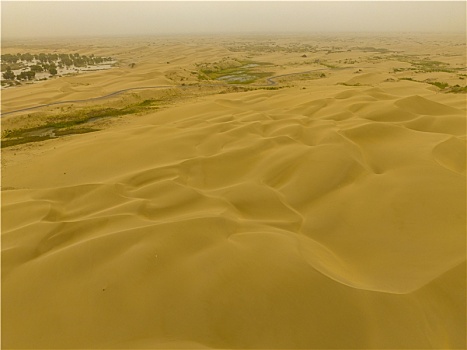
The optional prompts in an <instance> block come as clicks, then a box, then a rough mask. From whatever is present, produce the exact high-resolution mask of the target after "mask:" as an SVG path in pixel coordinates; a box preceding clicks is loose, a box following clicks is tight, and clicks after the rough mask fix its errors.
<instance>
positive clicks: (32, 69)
mask: <svg viewBox="0 0 467 350" xmlns="http://www.w3.org/2000/svg"><path fill="white" fill-rule="evenodd" d="M30 69H31V71H33V72H42V71H44V69H43V68H42V67H41V66H39V65H38V64H35V65H33V66H31V67H30Z"/></svg>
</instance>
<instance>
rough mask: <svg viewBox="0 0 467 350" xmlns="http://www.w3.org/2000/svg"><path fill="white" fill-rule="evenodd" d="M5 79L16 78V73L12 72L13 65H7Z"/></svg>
mask: <svg viewBox="0 0 467 350" xmlns="http://www.w3.org/2000/svg"><path fill="white" fill-rule="evenodd" d="M3 79H11V80H13V79H15V73H13V72H12V70H11V67H10V66H8V67H6V72H5V73H3Z"/></svg>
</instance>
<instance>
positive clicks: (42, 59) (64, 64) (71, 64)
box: [1, 53, 113, 86]
mask: <svg viewBox="0 0 467 350" xmlns="http://www.w3.org/2000/svg"><path fill="white" fill-rule="evenodd" d="M112 60H113V59H112V58H111V57H96V56H94V55H90V56H86V55H82V56H80V54H79V53H74V54H46V53H40V54H34V55H32V54H30V53H25V54H19V53H18V54H16V55H12V54H4V55H2V56H1V62H2V65H1V69H2V72H5V73H3V75H2V76H3V78H4V79H5V80H8V81H10V82H11V81H13V80H15V79H16V80H35V74H36V73H39V72H45V71H47V72H49V73H50V74H51V75H53V76H54V75H57V74H58V73H59V69H64V68H68V69H70V68H77V67H86V66H93V65H97V64H100V63H105V62H110V61H112ZM26 68H29V70H27V71H22V72H20V73H18V74H15V73H14V72H13V70H19V69H26ZM2 85H10V86H12V85H15V84H11V83H10V84H8V83H3V82H2Z"/></svg>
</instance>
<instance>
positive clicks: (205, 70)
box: [198, 60, 273, 84]
mask: <svg viewBox="0 0 467 350" xmlns="http://www.w3.org/2000/svg"><path fill="white" fill-rule="evenodd" d="M270 65H271V64H270V63H267V62H254V61H240V60H223V61H220V62H215V63H211V64H202V65H199V66H200V70H199V72H198V80H218V81H223V82H226V83H228V84H251V83H253V82H255V81H256V80H258V79H261V78H267V77H270V76H272V75H273V73H272V72H266V71H263V70H261V69H260V68H259V67H261V66H270Z"/></svg>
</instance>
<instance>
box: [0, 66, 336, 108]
mask: <svg viewBox="0 0 467 350" xmlns="http://www.w3.org/2000/svg"><path fill="white" fill-rule="evenodd" d="M323 70H329V68H319V69H313V70H308V71H304V72H297V73H288V74H281V75H275V76H273V77H269V78H267V79H266V82H267V84H263V85H252V86H257V87H263V86H273V85H277V82H276V81H275V79H278V78H283V77H287V76H292V75H300V74H307V73H311V72H317V71H323ZM201 86H211V87H212V86H219V87H220V86H245V85H244V84H228V83H219V84H202V85H157V86H141V87H134V88H128V89H122V90H117V91H114V92H112V93H110V94H107V95H104V96H98V97H91V98H86V99H81V100H66V101H58V102H52V103H46V104H41V105H36V106H32V107H27V108H21V109H16V110H14V111H9V112H4V113H1V114H0V116H4V115H8V114H13V113H18V112H25V111H30V110H33V109H38V108H42V107H50V106H55V105H60V104H67V103H83V102H89V101H98V100H104V99H106V98H110V97H113V96H116V95H120V94H122V93H125V92H128V91H134V90H146V89H170V88H174V87H178V88H189V87H201Z"/></svg>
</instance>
